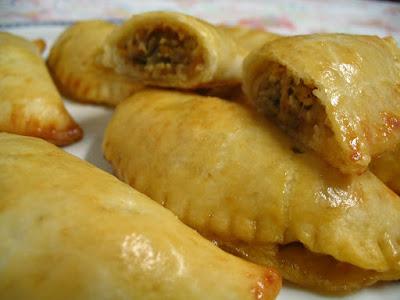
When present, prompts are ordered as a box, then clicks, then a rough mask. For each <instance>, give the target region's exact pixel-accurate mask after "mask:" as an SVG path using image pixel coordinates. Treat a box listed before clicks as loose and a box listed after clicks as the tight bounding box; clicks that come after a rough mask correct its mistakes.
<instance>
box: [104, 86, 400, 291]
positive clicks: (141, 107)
mask: <svg viewBox="0 0 400 300" xmlns="http://www.w3.org/2000/svg"><path fill="white" fill-rule="evenodd" d="M103 149H104V150H103V151H104V154H105V157H106V159H108V160H109V161H110V162H111V164H112V166H113V167H114V170H115V172H116V174H117V175H118V177H119V178H121V179H122V180H124V181H125V182H127V183H129V184H130V185H131V186H133V187H135V188H136V189H138V190H139V191H141V192H143V193H145V194H147V195H148V196H150V197H151V198H152V199H154V200H156V201H158V202H159V203H161V204H162V205H164V206H165V207H167V208H168V209H170V210H172V211H173V212H174V213H175V214H176V215H177V216H178V217H179V218H180V219H181V220H182V221H184V222H185V223H186V224H188V225H189V226H191V227H193V228H195V229H197V230H199V231H200V232H201V233H202V234H204V235H205V236H209V237H211V238H213V239H216V240H219V241H225V242H232V243H236V242H242V243H245V244H248V245H250V247H251V245H254V246H262V245H270V244H274V245H286V244H289V243H293V242H299V243H301V244H302V245H303V246H304V247H306V248H307V249H309V250H310V251H311V252H313V253H320V254H324V255H329V256H332V257H333V258H335V259H336V260H337V261H339V262H346V263H348V264H351V265H353V266H355V267H358V268H360V269H365V270H375V271H377V272H381V275H379V274H378V275H377V277H378V278H381V279H384V278H386V276H388V274H390V275H391V274H395V275H394V276H393V277H395V278H400V271H399V262H400V257H399V255H398V253H399V252H398V251H399V248H400V247H399V240H400V232H399V228H400V199H399V197H398V196H397V195H395V194H394V193H393V192H392V191H391V190H389V189H388V188H387V187H386V186H385V185H384V184H383V183H382V182H380V181H379V180H378V179H377V178H376V177H375V176H374V175H373V174H371V173H370V172H365V173H364V174H363V175H361V176H346V175H343V174H340V173H339V171H337V170H335V169H334V168H332V167H330V166H329V165H327V164H326V163H324V162H323V161H321V160H320V159H318V158H316V157H315V156H314V155H312V154H308V153H299V152H301V151H299V149H298V148H297V146H296V145H295V144H294V143H292V142H291V141H290V140H289V139H288V138H287V137H286V136H285V135H284V134H283V133H282V132H281V131H280V130H279V129H278V128H277V127H275V126H274V125H273V124H271V122H269V121H267V120H265V118H263V117H262V116H259V115H257V114H256V113H254V112H252V111H250V110H248V109H247V108H245V107H243V106H241V105H239V104H236V103H229V102H226V101H223V100H219V99H217V98H211V97H202V96H198V95H194V94H185V93H179V92H169V91H157V90H148V91H143V92H140V93H137V94H135V95H134V96H132V97H130V98H128V99H126V100H125V101H124V102H122V103H121V104H120V105H119V106H118V107H117V109H116V112H115V114H114V116H113V118H112V120H111V122H110V124H109V126H108V128H107V130H106V133H105V138H104V142H103ZM382 216H385V217H384V218H382ZM247 258H248V259H249V257H247ZM375 275H376V274H375ZM321 276H322V275H321ZM289 279H290V278H289ZM305 280H307V277H305V279H304V280H303V285H304V282H305ZM320 280H323V278H322V279H320ZM349 280H350V279H349ZM375 281H376V280H375ZM364 284H365V285H366V284H368V283H367V281H365V282H362V280H361V283H360V284H358V283H357V284H355V287H353V289H354V288H360V287H361V286H362V285H364ZM369 284H370V283H369ZM309 285H312V284H309ZM344 289H346V287H344V286H338V287H337V288H336V291H340V290H344Z"/></svg>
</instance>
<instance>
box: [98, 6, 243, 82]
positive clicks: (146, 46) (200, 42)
mask: <svg viewBox="0 0 400 300" xmlns="http://www.w3.org/2000/svg"><path fill="white" fill-rule="evenodd" d="M246 53H247V52H246V51H242V48H241V47H239V46H238V45H237V44H236V42H235V40H234V38H233V37H232V36H231V35H230V34H228V33H227V32H226V31H224V30H219V29H218V28H217V27H216V26H214V25H211V24H209V23H207V22H205V21H202V20H199V19H197V18H195V17H192V16H188V15H184V14H181V13H176V12H148V13H143V14H139V15H134V16H132V18H130V19H129V20H128V21H126V22H125V23H124V24H122V26H121V27H118V28H117V29H116V30H114V31H113V32H112V33H111V34H110V35H109V36H108V37H107V40H106V42H105V45H104V47H103V55H102V62H103V64H104V65H105V66H107V67H111V68H114V69H115V70H116V71H117V72H118V73H121V74H126V75H129V76H131V77H132V78H133V79H135V80H140V81H143V82H144V83H146V84H149V85H154V86H162V87H174V88H183V89H193V88H200V87H203V88H204V87H213V86H220V85H236V84H240V83H241V79H242V61H243V59H244V55H246Z"/></svg>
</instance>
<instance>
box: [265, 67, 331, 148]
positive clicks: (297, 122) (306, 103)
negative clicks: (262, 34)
mask: <svg viewBox="0 0 400 300" xmlns="http://www.w3.org/2000/svg"><path fill="white" fill-rule="evenodd" d="M268 68H269V69H270V72H269V73H268V74H267V76H266V77H264V78H263V79H262V82H261V85H260V88H259V92H258V97H257V102H258V103H257V105H258V107H262V108H263V109H262V110H263V112H264V113H266V114H268V115H271V116H272V117H273V118H274V119H275V120H277V121H278V123H279V124H281V125H282V126H283V127H284V128H285V129H286V130H287V131H288V132H289V133H291V134H292V135H294V136H296V138H297V139H299V140H300V141H301V142H303V143H304V144H307V145H309V146H311V148H313V149H318V148H320V147H323V146H324V145H322V144H320V143H321V141H322V140H325V141H326V140H331V141H332V142H334V138H333V132H332V130H331V129H330V127H329V120H328V119H327V116H326V113H325V109H324V107H323V106H322V105H321V104H320V103H319V100H318V98H317V97H316V96H315V95H314V94H313V90H314V89H316V88H315V87H314V86H312V85H307V84H305V83H304V82H303V80H301V79H300V80H296V79H295V78H294V77H293V76H291V75H290V74H289V72H288V71H287V69H286V68H285V67H284V66H282V65H278V64H275V63H273V64H271V65H270V66H269V67H268ZM325 146H326V145H325Z"/></svg>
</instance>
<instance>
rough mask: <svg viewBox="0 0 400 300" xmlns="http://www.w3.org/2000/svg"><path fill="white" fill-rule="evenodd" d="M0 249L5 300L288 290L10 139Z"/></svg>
mask: <svg viewBox="0 0 400 300" xmlns="http://www.w3.org/2000/svg"><path fill="white" fill-rule="evenodd" d="M0 241H1V243H0V298H1V299H31V300H35V299H40V300H45V299H74V300H78V299H82V300H83V299H84V300H90V299H96V300H100V299H174V300H176V299H185V300H186V299H218V300H219V299H273V298H275V296H276V295H277V293H278V291H279V288H280V283H281V282H280V277H279V275H277V273H276V272H275V271H273V270H272V269H267V268H263V267H260V266H257V265H254V264H251V263H249V262H246V261H244V260H241V259H238V258H236V257H234V256H232V255H230V254H227V253H224V252H223V251H222V250H220V249H218V248H217V247H216V246H215V245H213V244H212V243H210V242H208V241H207V240H205V239H204V238H202V237H201V236H200V235H199V234H197V233H196V232H195V231H194V230H192V229H190V228H188V227H187V226H185V225H184V224H182V223H181V222H180V221H179V220H178V219H177V218H176V217H175V216H174V215H173V214H172V213H171V212H169V211H167V210H166V209H164V208H163V207H161V206H160V205H158V204H157V203H155V202H153V201H151V200H150V199H149V198H147V197H146V196H144V195H142V194H140V193H138V192H137V191H135V190H133V189H132V188H130V187H129V186H127V185H125V184H123V183H121V182H120V181H118V180H117V179H116V178H115V177H113V176H111V175H109V174H107V173H105V172H103V171H101V170H98V169H96V168H95V167H93V166H91V165H89V164H88V163H86V162H84V161H81V160H79V159H78V158H76V157H74V156H72V155H69V154H67V153H66V152H63V151H62V150H60V149H58V148H56V147H55V146H52V145H50V144H48V143H46V142H44V141H41V140H39V139H35V138H28V137H20V136H16V135H10V134H0Z"/></svg>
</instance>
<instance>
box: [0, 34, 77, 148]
mask: <svg viewBox="0 0 400 300" xmlns="http://www.w3.org/2000/svg"><path fill="white" fill-rule="evenodd" d="M0 131H3V132H11V133H17V134H21V135H31V136H36V137H40V138H43V139H46V140H48V141H50V142H52V143H54V144H57V145H67V144H70V143H73V142H75V141H77V140H79V139H80V138H81V137H82V134H83V133H82V130H81V128H80V127H79V126H78V125H77V124H76V123H75V121H74V120H73V119H72V117H71V116H70V115H69V113H68V112H67V110H66V109H65V107H64V104H63V102H62V100H61V97H60V95H59V94H58V91H57V89H56V87H55V86H54V84H53V82H52V80H51V78H50V75H49V73H48V71H47V69H46V66H45V64H44V61H43V60H42V58H41V57H40V53H39V49H38V48H37V47H36V45H35V44H34V43H32V42H30V41H28V40H25V39H23V38H21V37H18V36H16V35H13V34H10V33H6V32H0Z"/></svg>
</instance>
